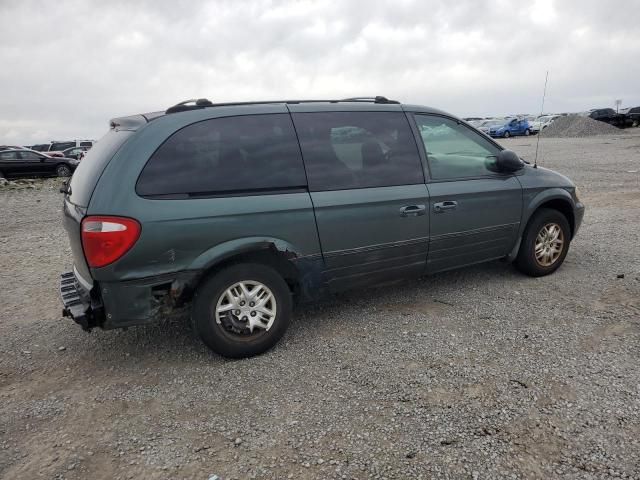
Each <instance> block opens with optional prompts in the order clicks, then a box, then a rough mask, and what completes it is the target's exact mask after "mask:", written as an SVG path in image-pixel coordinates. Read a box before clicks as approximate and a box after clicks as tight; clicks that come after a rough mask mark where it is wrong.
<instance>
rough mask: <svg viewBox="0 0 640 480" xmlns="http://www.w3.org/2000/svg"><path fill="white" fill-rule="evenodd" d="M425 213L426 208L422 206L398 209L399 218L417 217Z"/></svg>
mask: <svg viewBox="0 0 640 480" xmlns="http://www.w3.org/2000/svg"><path fill="white" fill-rule="evenodd" d="M426 212H427V207H425V206H424V205H405V206H404V207H402V208H400V216H401V217H419V216H420V215H424V214H425V213H426Z"/></svg>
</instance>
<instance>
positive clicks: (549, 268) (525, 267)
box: [514, 208, 571, 277]
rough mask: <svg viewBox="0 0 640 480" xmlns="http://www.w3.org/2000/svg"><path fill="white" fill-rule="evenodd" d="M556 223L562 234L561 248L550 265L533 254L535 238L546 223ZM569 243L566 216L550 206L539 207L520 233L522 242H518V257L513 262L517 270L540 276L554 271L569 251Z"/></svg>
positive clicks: (569, 233)
mask: <svg viewBox="0 0 640 480" xmlns="http://www.w3.org/2000/svg"><path fill="white" fill-rule="evenodd" d="M550 224H556V225H558V226H559V227H560V230H561V231H562V236H563V244H562V247H561V248H562V250H561V251H560V255H558V257H557V258H556V259H555V260H554V261H553V263H551V264H550V265H542V264H541V263H540V262H539V261H538V260H537V259H536V255H535V248H536V247H535V245H536V238H537V237H538V234H539V233H540V232H541V230H542V228H543V227H545V226H546V225H550ZM570 243H571V227H570V226H569V222H568V221H567V218H566V217H565V216H564V215H563V214H562V213H560V212H559V211H558V210H553V209H551V208H541V209H540V210H538V211H537V212H536V213H534V214H533V216H532V217H531V219H530V220H529V223H528V224H527V228H525V230H524V234H523V235H522V242H521V244H520V250H519V251H518V257H517V258H516V260H515V262H514V264H515V266H516V268H517V269H518V270H520V271H521V272H522V273H525V274H527V275H530V276H532V277H542V276H544V275H549V274H550V273H553V272H555V271H556V270H557V269H558V268H559V267H560V265H562V263H563V262H564V259H565V257H566V256H567V252H568V251H569V244H570Z"/></svg>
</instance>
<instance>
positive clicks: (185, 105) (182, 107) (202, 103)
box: [165, 98, 213, 113]
mask: <svg viewBox="0 0 640 480" xmlns="http://www.w3.org/2000/svg"><path fill="white" fill-rule="evenodd" d="M190 103H193V105H189V104H190ZM204 107H213V103H211V102H210V101H209V100H207V99H206V98H198V99H195V98H192V99H191V100H185V101H184V102H180V103H176V104H175V105H174V106H173V107H169V108H167V111H166V112H165V113H177V112H185V111H187V110H196V109H199V108H204Z"/></svg>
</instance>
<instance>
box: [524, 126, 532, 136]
mask: <svg viewBox="0 0 640 480" xmlns="http://www.w3.org/2000/svg"><path fill="white" fill-rule="evenodd" d="M530 134H531V132H530V131H529V129H528V128H527V129H526V130H525V131H524V135H525V136H526V137H528V136H529V135H530Z"/></svg>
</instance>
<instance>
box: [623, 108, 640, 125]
mask: <svg viewBox="0 0 640 480" xmlns="http://www.w3.org/2000/svg"><path fill="white" fill-rule="evenodd" d="M620 113H622V114H623V115H624V119H625V125H626V126H627V127H637V126H639V125H640V107H631V108H625V109H624V110H621V112H620Z"/></svg>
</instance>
